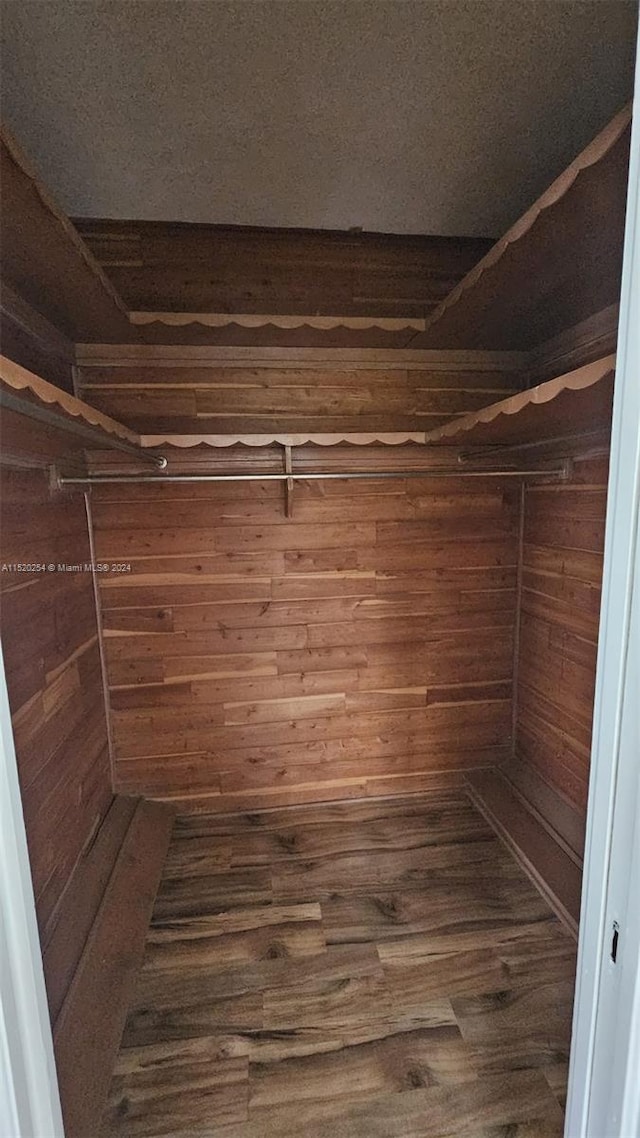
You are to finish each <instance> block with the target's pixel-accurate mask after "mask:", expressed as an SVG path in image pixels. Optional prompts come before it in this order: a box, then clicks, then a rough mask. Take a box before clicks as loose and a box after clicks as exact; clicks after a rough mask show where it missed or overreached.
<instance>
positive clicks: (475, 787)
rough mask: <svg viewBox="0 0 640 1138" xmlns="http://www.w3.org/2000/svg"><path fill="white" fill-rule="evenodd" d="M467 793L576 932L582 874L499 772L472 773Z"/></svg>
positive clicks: (547, 898)
mask: <svg viewBox="0 0 640 1138" xmlns="http://www.w3.org/2000/svg"><path fill="white" fill-rule="evenodd" d="M467 793H468V794H469V797H470V798H471V800H472V802H473V803H474V804H475V805H476V806H477V808H478V810H480V812H481V813H482V814H483V815H484V817H485V818H486V819H487V821H488V822H489V824H490V825H491V826H493V828H494V830H495V831H496V833H497V834H498V835H499V837H500V838H502V840H503V842H504V843H505V845H506V846H507V847H508V848H509V849H510V850H511V852H512V853H513V855H514V857H515V858H516V859H517V861H518V862H519V863H520V865H521V866H522V868H523V869H524V870H525V872H526V873H527V874H528V876H529V877H530V878H531V880H532V881H533V883H534V885H536V887H537V888H538V889H539V890H540V892H541V893H542V894H543V896H544V897H545V899H546V900H547V901H548V903H549V905H550V906H551V908H552V909H553V910H554V912H555V913H556V914H557V916H558V917H559V918H560V919H561V920H562V921H563V923H564V924H565V925H566V926H567V928H568V929H569V930H570V931H571V932H572V933H573V935H574V936H577V933H578V924H579V920H580V895H581V889H582V872H581V870H580V868H579V866H577V865H576V863H575V861H574V860H573V859H572V858H571V857H569V854H568V853H567V852H566V851H565V850H564V849H562V847H561V846H560V845H558V843H557V842H556V841H554V839H553V838H552V837H551V835H550V833H549V832H548V831H547V830H546V829H545V827H544V826H543V825H542V823H541V822H540V821H539V820H538V819H537V818H536V817H535V815H534V814H533V813H532V812H531V811H530V810H528V809H527V807H526V806H525V805H524V803H523V801H522V799H521V798H520V797H519V796H518V795H517V794H516V793H515V791H514V788H513V787H512V786H511V784H510V783H509V781H508V780H507V779H506V778H505V777H504V775H503V774H502V773H501V772H500V771H499V770H496V769H494V770H483V771H474V772H470V773H469V774H468V775H467Z"/></svg>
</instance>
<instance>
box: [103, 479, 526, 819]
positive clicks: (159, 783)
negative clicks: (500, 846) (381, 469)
mask: <svg viewBox="0 0 640 1138" xmlns="http://www.w3.org/2000/svg"><path fill="white" fill-rule="evenodd" d="M445 481H446V484H445V485H444V486H443V488H442V492H440V488H439V487H438V489H434V488H433V484H432V483H429V484H428V487H427V486H426V485H423V484H422V483H421V481H420V480H411V481H410V480H408V479H405V480H402V479H400V480H395V479H393V480H392V479H389V480H386V481H384V482H376V481H375V480H373V482H372V483H371V484H368V483H359V484H357V483H349V482H342V481H339V480H338V481H336V482H333V483H331V484H326V485H324V484H319V483H304V482H303V483H300V484H296V492H295V517H294V518H293V519H292V520H287V519H286V518H285V515H284V507H283V499H282V488H281V487H279V486H278V485H275V484H269V483H254V484H251V485H243V484H237V485H235V486H233V487H229V486H225V485H222V486H221V485H216V484H200V485H197V486H195V487H191V486H188V485H186V486H185V485H175V486H173V485H165V486H149V485H146V486H141V485H121V486H109V487H107V486H102V487H99V488H94V494H93V505H92V514H93V519H94V526H95V538H96V551H97V556H98V557H99V558H100V559H107V560H110V561H114V562H124V563H125V564H130V566H131V572H127V573H121V574H111V575H108V574H105V575H101V579H100V595H101V604H102V617H103V627H104V631H105V645H106V654H107V660H108V672H109V683H110V689H111V697H110V698H111V707H112V722H113V731H114V738H115V743H116V784H117V786H118V788H119V790H120V791H122V792H127V793H138V792H140V793H146V794H149V795H152V796H155V797H159V798H166V799H168V800H172V801H175V802H176V803H179V804H180V807H181V808H182V809H202V808H208V809H209V810H230V809H234V808H235V809H237V808H239V807H242V808H245V807H247V808H248V807H249V806H258V805H277V804H286V803H292V802H301V801H305V800H306V801H314V800H316V799H322V798H325V799H326V798H341V797H344V796H346V797H361V796H363V795H367V794H376V793H377V794H384V793H393V792H394V791H396V790H398V791H404V790H407V789H423V788H428V787H430V786H432V785H435V786H438V785H442V781H441V780H444V782H445V784H446V783H447V782H451V781H454V782H455V781H456V780H458V781H459V778H460V773H459V772H460V771H461V770H462V769H465V768H466V767H475V766H478V765H480V766H482V765H487V764H488V763H491V762H493V761H495V759H496V756H498V757H504V755H505V754H506V749H507V748H508V746H509V738H510V716H511V667H512V652H513V635H514V616H515V563H516V559H517V520H518V519H517V511H518V495H517V493H516V492H515V491H514V490H513V489H512V488H511V487H508V488H506V489H505V488H504V486H502V487H498V486H497V485H496V483H495V481H494V482H493V483H491V481H490V480H488V481H485V480H478V481H477V482H474V485H473V489H470V488H469V485H468V483H466V482H464V481H461V480H459V479H455V478H452V479H447V480H445Z"/></svg>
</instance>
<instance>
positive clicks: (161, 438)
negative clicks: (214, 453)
mask: <svg viewBox="0 0 640 1138" xmlns="http://www.w3.org/2000/svg"><path fill="white" fill-rule="evenodd" d="M424 441H425V435H424V431H396V432H393V431H386V432H380V433H375V432H371V431H361V432H347V433H344V432H342V433H341V432H336V433H333V434H332V433H325V434H277V435H274V434H266V435H249V434H247V435H198V434H193V435H192V434H188V435H187V434H184V435H172V434H160V435H141V436H140V442H141V445H142V446H143V447H153V448H156V447H166V446H171V447H179V448H180V449H184V448H186V447H198V446H207V447H216V448H218V447H223V448H226V447H232V446H238V445H241V446H248V447H267V446H272V445H273V444H277V445H278V446H289V447H298V446H305V445H307V444H308V443H310V444H312V445H313V446H322V447H327V446H338V445H339V444H340V443H348V444H349V445H351V446H375V445H381V446H402V445H403V444H404V443H424Z"/></svg>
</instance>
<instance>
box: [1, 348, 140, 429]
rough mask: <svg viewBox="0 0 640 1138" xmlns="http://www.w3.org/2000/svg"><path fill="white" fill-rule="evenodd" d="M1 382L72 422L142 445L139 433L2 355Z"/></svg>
mask: <svg viewBox="0 0 640 1138" xmlns="http://www.w3.org/2000/svg"><path fill="white" fill-rule="evenodd" d="M0 380H1V381H2V383H3V384H4V385H5V386H6V387H8V388H11V390H12V391H17V392H20V393H21V394H24V395H26V396H27V397H28V398H29V399H30V400H31V401H35V402H36V403H44V404H47V405H49V406H51V405H53V406H54V407H55V408H56V409H57V410H59V411H62V412H64V414H65V415H69V416H70V417H71V418H72V419H76V420H77V419H80V420H81V421H82V422H84V423H85V424H86V425H87V426H89V427H94V428H97V429H98V430H101V431H104V432H105V434H107V435H112V436H115V437H116V438H118V439H122V440H123V441H124V442H128V443H132V444H133V445H134V446H140V436H139V435H138V434H137V432H136V431H132V430H130V429H129V427H125V426H123V424H122V423H118V422H116V420H115V419H111V418H110V417H109V416H108V415H103V414H102V412H101V411H98V410H97V409H96V408H95V407H91V406H90V405H89V404H88V403H83V402H82V401H81V400H80V399H76V398H75V396H73V395H68V394H67V392H66V391H62V390H61V389H60V388H59V387H55V386H54V384H53V383H47V381H46V379H41V378H40V376H39V375H34V373H33V372H31V371H27V369H26V368H24V367H21V366H20V364H16V363H14V362H13V360H10V359H8V358H7V356H2V355H0Z"/></svg>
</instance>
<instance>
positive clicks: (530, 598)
mask: <svg viewBox="0 0 640 1138" xmlns="http://www.w3.org/2000/svg"><path fill="white" fill-rule="evenodd" d="M607 471H608V459H607V457H606V456H602V457H598V458H587V459H582V460H577V461H576V463H575V466H574V473H573V476H572V478H571V480H570V482H569V483H567V484H563V485H556V486H550V485H548V486H540V485H538V486H528V487H527V489H526V492H525V496H524V544H523V556H522V595H521V628H520V646H519V653H518V685H517V730H516V740H515V745H516V755H517V757H518V759H519V760H523V761H524V762H525V763H526V764H528V765H529V766H530V767H532V768H533V769H534V771H535V772H537V774H538V775H540V776H541V777H542V778H543V779H544V780H546V782H548V783H550V784H551V786H552V787H553V788H554V789H555V790H557V791H559V792H560V794H561V795H563V796H564V797H565V798H567V799H568V800H569V801H570V802H571V803H573V804H574V805H575V806H576V807H578V808H579V809H580V810H581V811H583V812H584V810H585V809H586V801H587V787H588V778H589V755H590V746H591V722H592V712H593V696H594V687H595V671H596V655H597V640H598V620H599V613H600V584H601V577H602V558H603V549H604V524H605V513H606V490H607Z"/></svg>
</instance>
